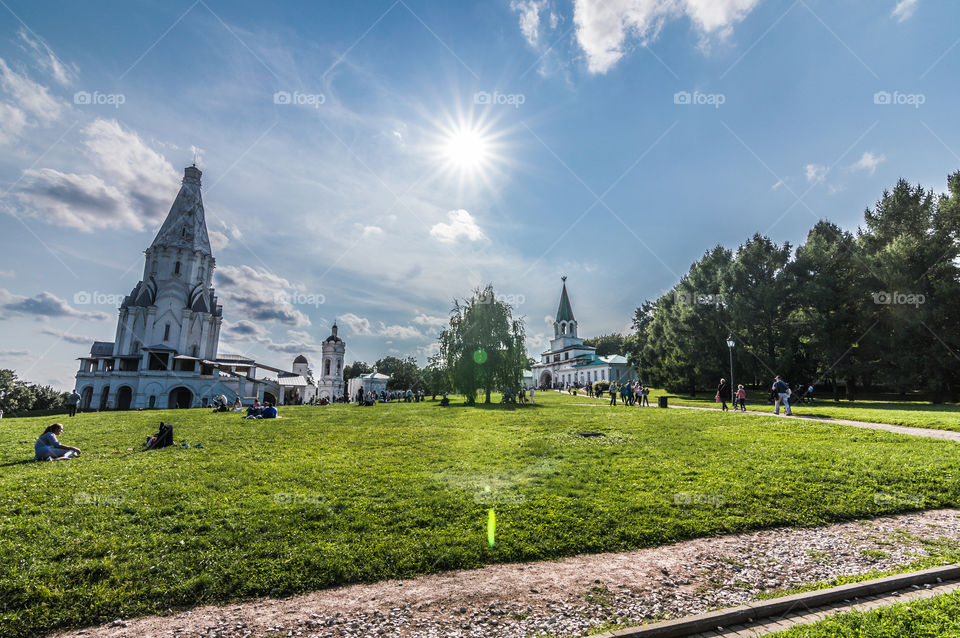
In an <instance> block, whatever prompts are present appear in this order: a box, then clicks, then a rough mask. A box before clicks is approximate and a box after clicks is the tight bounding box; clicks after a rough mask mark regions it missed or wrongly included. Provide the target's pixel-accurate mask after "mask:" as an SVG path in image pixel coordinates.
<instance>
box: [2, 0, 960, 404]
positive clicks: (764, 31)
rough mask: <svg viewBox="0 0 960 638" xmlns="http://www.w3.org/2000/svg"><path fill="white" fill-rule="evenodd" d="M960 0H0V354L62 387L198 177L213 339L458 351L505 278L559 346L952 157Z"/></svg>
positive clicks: (288, 352)
mask: <svg viewBox="0 0 960 638" xmlns="http://www.w3.org/2000/svg"><path fill="white" fill-rule="evenodd" d="M958 22H960V5H958V4H957V3H956V2H954V1H953V0H843V1H842V2H837V1H836V0H831V1H828V0H796V1H791V0H491V1H488V2H475V3H474V2H460V1H457V2H453V1H448V2H436V1H433V2H429V1H426V0H385V1H380V0H364V1H363V2H350V3H348V2H322V1H317V2H306V1H304V2H293V1H291V2H283V3H265V2H246V1H242V0H239V1H230V2H226V1H217V0H164V1H162V2H161V1H159V0H158V1H155V2H148V1H144V2H129V3H122V4H117V3H107V2H98V1H96V0H88V1H85V2H82V3H78V2H70V1H64V2H44V1H41V2H35V1H33V0H29V1H28V0H0V242H2V251H0V335H2V337H0V367H4V368H13V369H14V370H16V371H17V373H18V374H19V375H20V376H21V377H22V378H25V379H27V380H30V381H33V382H39V383H44V384H51V385H53V386H55V387H57V388H60V389H70V388H72V378H73V376H74V374H75V371H76V368H77V361H76V358H77V357H79V356H82V355H84V354H85V353H87V352H89V347H90V344H91V343H92V341H93V340H94V339H97V340H104V341H112V340H113V337H114V333H115V328H116V318H117V308H118V306H119V303H120V302H121V301H122V298H123V296H124V295H125V294H129V292H130V291H131V290H132V289H133V287H134V286H135V285H136V284H137V281H138V280H139V278H140V276H141V275H142V271H143V250H144V249H146V248H147V246H149V244H150V242H151V240H152V238H153V235H154V234H155V232H156V231H157V229H158V228H159V225H160V224H161V223H162V221H163V219H164V217H165V215H166V213H167V212H168V211H169V208H170V205H171V204H172V203H173V200H174V197H175V196H176V193H177V190H178V188H179V181H180V179H181V177H182V174H183V168H184V167H186V166H188V165H190V164H192V163H193V162H194V161H196V163H197V165H198V166H199V167H200V168H201V169H202V170H203V172H204V173H203V197H204V204H205V209H206V216H207V224H208V229H209V232H210V237H211V243H212V245H213V250H214V256H215V258H216V263H217V269H216V272H215V277H214V283H215V286H216V289H217V294H218V296H219V298H220V302H221V303H222V305H223V316H224V323H223V330H222V332H221V340H220V352H221V353H225V352H231V353H243V354H247V355H249V356H253V357H255V358H257V359H258V360H261V361H263V362H265V363H268V364H271V365H275V366H282V367H286V366H288V365H289V364H290V362H291V361H292V359H293V358H294V357H295V356H296V355H297V354H301V353H302V354H305V355H306V356H307V357H308V358H310V357H311V355H314V353H317V352H319V343H320V342H321V341H322V340H323V339H324V338H326V336H327V335H329V334H330V327H331V325H332V323H333V322H334V321H335V320H336V321H337V322H338V325H339V327H340V335H341V336H342V337H343V338H344V339H345V341H346V343H347V353H346V358H347V360H348V361H354V360H361V361H366V362H368V363H372V362H374V361H376V360H377V359H378V358H381V357H383V356H387V355H394V356H415V357H417V358H418V360H419V362H420V364H421V365H422V364H425V363H426V358H427V357H428V356H429V355H430V354H432V353H434V352H435V351H436V340H437V335H438V333H439V331H440V330H441V329H442V328H443V326H444V325H445V323H446V321H447V318H448V317H449V311H450V309H451V308H452V306H453V303H454V299H460V298H463V297H465V296H467V295H468V294H469V293H470V291H471V290H472V289H473V288H475V287H478V286H482V285H485V284H486V283H488V282H489V283H492V284H493V285H494V287H495V290H496V292H497V294H498V295H499V296H501V298H502V299H504V300H506V301H508V302H509V303H511V304H512V305H513V306H514V313H515V315H522V316H524V317H525V319H526V328H527V334H528V346H529V349H530V354H531V355H533V356H536V355H537V354H538V353H539V352H541V351H543V350H544V349H545V348H546V346H547V342H548V340H549V337H550V336H551V335H552V317H553V315H554V314H555V312H556V307H557V303H558V300H559V294H560V285H561V280H560V277H561V276H563V275H566V276H567V277H568V280H567V286H568V290H569V293H570V297H571V301H572V303H573V309H574V313H575V314H576V317H577V320H578V323H579V332H580V336H581V337H589V336H595V335H600V334H605V333H609V332H613V331H625V330H628V329H629V325H630V323H631V319H632V316H633V312H634V309H635V308H636V307H637V306H639V305H640V304H642V303H643V302H644V301H645V300H648V299H650V300H653V299H656V298H657V297H659V296H660V295H661V294H663V293H664V292H666V291H667V290H669V289H670V288H671V287H672V286H674V285H675V284H676V283H677V281H678V280H679V279H680V278H681V277H682V276H683V274H684V273H685V272H686V271H687V269H688V268H689V266H690V264H691V263H693V262H694V261H696V260H697V259H699V258H700V257H701V256H702V255H703V254H704V253H705V252H706V251H708V250H709V249H711V248H712V247H714V246H715V245H717V244H720V245H723V246H726V247H728V248H731V249H734V250H735V249H736V248H737V246H739V245H740V244H741V243H743V242H744V241H745V240H746V239H748V238H749V237H751V236H752V235H753V234H754V233H762V234H765V235H767V236H769V237H771V238H772V239H774V240H776V241H778V242H791V244H792V245H794V246H795V245H797V244H798V243H801V242H802V241H803V239H804V238H805V236H806V233H807V231H808V230H809V229H810V228H811V227H812V226H813V224H814V223H815V222H816V221H817V220H818V219H829V220H831V221H833V222H835V223H837V224H839V225H841V226H842V227H844V228H847V229H849V230H855V229H856V228H857V226H858V225H859V224H860V223H862V215H863V211H864V209H865V208H867V207H869V206H872V205H873V204H874V203H875V202H876V200H877V199H879V197H880V196H881V194H882V193H883V191H884V189H889V188H892V186H893V185H894V184H895V183H896V181H897V179H899V178H901V177H903V178H905V179H907V180H909V181H910V182H911V183H919V184H922V185H924V186H925V187H927V188H929V189H933V190H934V191H937V192H940V191H943V190H944V189H945V188H946V176H947V175H948V174H949V173H952V172H954V171H956V170H960V155H958V153H960V118H957V117H956V108H955V107H956V104H958V103H960V85H958V83H957V82H956V79H957V78H958V77H960V33H958V32H957V30H956V24H958Z"/></svg>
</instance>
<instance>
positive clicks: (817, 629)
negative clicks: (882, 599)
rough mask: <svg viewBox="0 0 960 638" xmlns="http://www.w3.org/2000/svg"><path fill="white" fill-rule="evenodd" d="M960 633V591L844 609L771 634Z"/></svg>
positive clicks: (924, 637)
mask: <svg viewBox="0 0 960 638" xmlns="http://www.w3.org/2000/svg"><path fill="white" fill-rule="evenodd" d="M957 635H960V592H951V593H949V594H942V595H940V596H934V597H932V598H927V599H925V600H917V601H912V602H909V603H898V604H896V605H891V606H889V607H880V608H878V609H874V610H871V611H867V612H847V613H844V614H838V615H836V616H834V617H832V618H827V619H826V620H822V621H820V622H818V623H815V624H812V625H801V626H798V627H794V628H793V629H790V630H788V631H784V632H779V633H776V634H770V637H771V638H774V637H776V638H903V637H904V636H909V637H910V638H938V637H940V636H957Z"/></svg>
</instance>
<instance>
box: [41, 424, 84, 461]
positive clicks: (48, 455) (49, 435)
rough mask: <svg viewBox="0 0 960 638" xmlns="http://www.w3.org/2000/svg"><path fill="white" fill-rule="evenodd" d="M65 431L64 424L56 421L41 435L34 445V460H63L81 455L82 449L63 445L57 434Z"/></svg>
mask: <svg viewBox="0 0 960 638" xmlns="http://www.w3.org/2000/svg"><path fill="white" fill-rule="evenodd" d="M62 432H63V425H61V424H60V423H54V424H53V425H51V426H50V427H48V428H47V429H46V430H44V431H43V434H41V435H40V438H39V439H37V442H36V443H35V444H34V446H33V450H34V453H35V454H34V457H33V460H34V461H63V460H66V459H69V458H73V457H74V456H80V450H79V449H77V448H75V447H70V446H69V445H62V444H61V443H60V441H58V440H57V435H59V434H61V433H62Z"/></svg>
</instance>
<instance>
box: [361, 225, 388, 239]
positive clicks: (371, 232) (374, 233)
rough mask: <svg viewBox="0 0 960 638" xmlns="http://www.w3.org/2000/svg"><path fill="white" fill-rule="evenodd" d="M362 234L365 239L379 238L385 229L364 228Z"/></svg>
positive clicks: (377, 227)
mask: <svg viewBox="0 0 960 638" xmlns="http://www.w3.org/2000/svg"><path fill="white" fill-rule="evenodd" d="M361 234H362V235H363V236H364V237H379V236H380V235H382V234H383V229H382V228H380V227H379V226H364V227H363V232H362V233H361Z"/></svg>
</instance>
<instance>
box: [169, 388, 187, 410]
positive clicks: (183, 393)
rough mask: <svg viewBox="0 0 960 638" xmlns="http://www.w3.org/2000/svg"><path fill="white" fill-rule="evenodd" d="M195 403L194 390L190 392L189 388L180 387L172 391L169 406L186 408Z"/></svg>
mask: <svg viewBox="0 0 960 638" xmlns="http://www.w3.org/2000/svg"><path fill="white" fill-rule="evenodd" d="M191 405H193V392H190V390H188V389H187V388H184V387H180V388H174V389H173V390H171V391H170V400H169V403H168V404H167V407H168V408H171V409H174V408H177V409H181V410H183V409H186V408H189V407H190V406H191Z"/></svg>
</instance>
